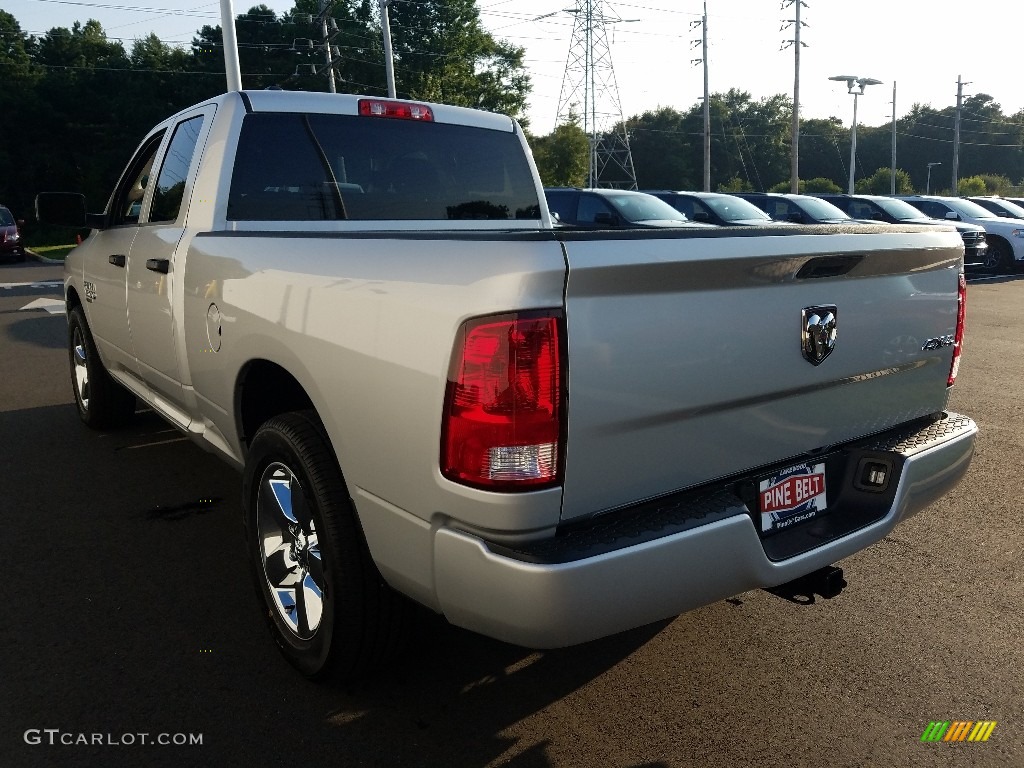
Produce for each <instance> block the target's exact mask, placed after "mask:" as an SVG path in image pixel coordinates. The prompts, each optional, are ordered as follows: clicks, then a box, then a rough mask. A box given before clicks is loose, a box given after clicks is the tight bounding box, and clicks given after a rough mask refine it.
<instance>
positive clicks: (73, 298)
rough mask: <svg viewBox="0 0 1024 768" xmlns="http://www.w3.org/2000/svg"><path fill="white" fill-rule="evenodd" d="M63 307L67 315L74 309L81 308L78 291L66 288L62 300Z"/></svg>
mask: <svg viewBox="0 0 1024 768" xmlns="http://www.w3.org/2000/svg"><path fill="white" fill-rule="evenodd" d="M64 306H65V308H66V311H67V312H68V313H70V312H71V310H72V309H74V308H75V307H80V306H82V300H81V299H80V298H78V291H76V290H75V289H74V288H68V293H67V296H66V297H65V298H64Z"/></svg>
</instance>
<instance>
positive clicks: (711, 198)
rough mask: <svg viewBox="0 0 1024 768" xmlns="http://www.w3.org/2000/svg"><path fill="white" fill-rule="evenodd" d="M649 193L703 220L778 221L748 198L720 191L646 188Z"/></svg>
mask: <svg viewBox="0 0 1024 768" xmlns="http://www.w3.org/2000/svg"><path fill="white" fill-rule="evenodd" d="M645 191H646V192H647V194H649V195H654V196H655V197H656V198H658V199H659V200H664V201H665V202H666V203H668V204H669V205H671V206H672V207H673V208H675V209H676V210H677V211H679V212H680V213H682V214H684V215H685V216H686V217H687V218H689V219H691V220H692V221H702V222H706V223H708V224H715V225H717V226H719V227H744V226H755V227H756V226H778V225H780V224H785V223H786V222H781V221H776V220H775V219H773V218H772V217H771V216H769V215H768V214H767V213H765V212H764V211H762V210H761V209H760V208H758V207H757V206H756V205H754V204H753V203H751V202H750V201H749V200H744V199H743V198H741V197H736V196H735V195H726V194H723V193H721V192H674V191H671V190H645Z"/></svg>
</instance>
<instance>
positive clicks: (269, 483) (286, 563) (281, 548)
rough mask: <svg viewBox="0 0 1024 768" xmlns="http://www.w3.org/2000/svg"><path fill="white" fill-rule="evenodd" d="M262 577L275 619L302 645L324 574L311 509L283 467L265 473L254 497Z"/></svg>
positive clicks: (314, 617)
mask: <svg viewBox="0 0 1024 768" xmlns="http://www.w3.org/2000/svg"><path fill="white" fill-rule="evenodd" d="M256 504H257V510H256V520H257V526H258V532H257V535H258V537H259V543H260V547H261V554H262V556H263V575H264V578H265V579H266V583H267V590H268V592H269V594H270V596H271V598H272V602H273V604H274V607H275V608H276V610H277V613H278V616H279V618H280V619H281V620H282V621H283V622H284V623H285V624H286V625H287V626H288V627H289V628H290V629H291V631H292V632H293V633H294V634H295V635H297V636H298V637H299V638H301V639H304V640H307V639H309V638H311V637H312V636H313V634H314V633H315V632H316V630H317V628H318V627H319V626H320V620H321V617H322V615H323V600H324V587H325V585H324V569H323V561H322V557H321V554H320V545H319V541H318V539H317V534H316V528H315V526H314V523H313V516H312V509H311V507H310V505H309V502H308V500H307V499H306V495H305V492H304V491H303V488H302V484H301V483H300V482H299V480H298V478H297V477H296V476H295V474H294V473H293V472H292V471H291V470H289V469H288V468H287V467H286V466H284V465H283V464H279V463H275V464H271V465H270V466H269V467H267V468H266V469H265V470H264V473H263V477H262V478H261V480H260V486H259V490H258V492H257V498H256Z"/></svg>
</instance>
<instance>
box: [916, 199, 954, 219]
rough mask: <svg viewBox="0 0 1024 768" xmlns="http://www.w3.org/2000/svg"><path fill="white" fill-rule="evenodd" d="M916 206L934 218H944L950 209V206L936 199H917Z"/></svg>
mask: <svg viewBox="0 0 1024 768" xmlns="http://www.w3.org/2000/svg"><path fill="white" fill-rule="evenodd" d="M914 206H915V207H917V208H918V209H919V210H921V211H922V212H923V213H924V214H925V215H926V216H931V217H932V218H933V219H944V218H945V217H946V212H947V211H949V208H947V207H946V206H944V205H943V204H942V203H939V202H936V201H935V200H915V201H914Z"/></svg>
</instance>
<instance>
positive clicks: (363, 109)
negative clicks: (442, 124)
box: [359, 99, 434, 123]
mask: <svg viewBox="0 0 1024 768" xmlns="http://www.w3.org/2000/svg"><path fill="white" fill-rule="evenodd" d="M359 114H360V115H362V116H363V117H395V118H398V119H399V120H419V121H420V122H424V123H432V122H433V121H434V110H432V109H431V108H430V107H428V106H427V105H426V104H411V103H409V102H407V101H389V100H387V99H360V100H359Z"/></svg>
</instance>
